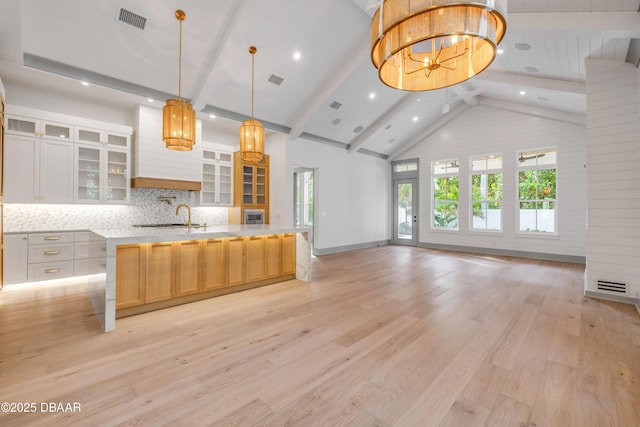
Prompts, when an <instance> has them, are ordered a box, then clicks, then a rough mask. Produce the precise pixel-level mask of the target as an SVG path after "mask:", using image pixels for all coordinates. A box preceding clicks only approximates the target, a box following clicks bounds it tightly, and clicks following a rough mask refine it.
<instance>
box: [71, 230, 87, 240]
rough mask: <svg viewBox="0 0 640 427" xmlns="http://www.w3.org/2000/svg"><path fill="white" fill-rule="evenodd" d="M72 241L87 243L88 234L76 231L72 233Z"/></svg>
mask: <svg viewBox="0 0 640 427" xmlns="http://www.w3.org/2000/svg"><path fill="white" fill-rule="evenodd" d="M73 236H74V237H73V239H74V241H75V242H88V241H89V232H88V231H76V232H74V233H73Z"/></svg>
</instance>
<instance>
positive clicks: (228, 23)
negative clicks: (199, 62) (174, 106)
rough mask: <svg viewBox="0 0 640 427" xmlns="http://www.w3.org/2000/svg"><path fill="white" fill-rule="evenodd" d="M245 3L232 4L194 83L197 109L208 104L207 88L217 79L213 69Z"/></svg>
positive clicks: (241, 1)
mask: <svg viewBox="0 0 640 427" xmlns="http://www.w3.org/2000/svg"><path fill="white" fill-rule="evenodd" d="M244 4H245V0H237V1H235V2H233V6H231V10H230V11H229V14H228V16H227V17H226V18H225V19H224V23H225V24H224V27H222V28H221V29H220V31H218V34H217V37H216V38H215V39H214V40H213V42H212V44H211V49H209V55H208V57H209V59H208V60H207V62H206V65H205V67H204V68H203V69H202V70H201V71H200V73H199V77H198V81H197V82H196V84H195V85H194V87H195V89H194V93H193V96H192V97H191V103H192V104H193V109H194V110H196V111H197V110H201V109H202V108H204V106H205V105H206V104H207V102H206V100H205V99H204V96H205V95H206V93H207V88H208V87H209V86H210V85H212V84H213V83H214V82H215V81H216V79H215V78H214V77H213V76H212V74H213V70H214V69H215V67H216V64H217V63H218V60H219V58H220V54H221V53H222V48H223V47H224V45H225V44H227V41H228V40H229V36H230V35H231V28H232V27H233V26H234V25H235V24H236V23H237V22H238V16H239V12H240V10H241V9H242V7H243V5H244Z"/></svg>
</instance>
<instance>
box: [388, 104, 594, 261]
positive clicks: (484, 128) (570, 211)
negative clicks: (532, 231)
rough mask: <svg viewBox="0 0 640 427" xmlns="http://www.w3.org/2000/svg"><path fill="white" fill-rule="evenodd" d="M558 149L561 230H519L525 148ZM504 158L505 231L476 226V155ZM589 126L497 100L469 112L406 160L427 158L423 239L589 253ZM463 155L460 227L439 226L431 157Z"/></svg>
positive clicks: (423, 182) (423, 161)
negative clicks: (473, 203)
mask: <svg viewBox="0 0 640 427" xmlns="http://www.w3.org/2000/svg"><path fill="white" fill-rule="evenodd" d="M545 147H556V148H557V150H558V166H557V168H558V188H557V194H558V199H559V200H558V203H557V207H558V227H557V230H558V235H557V236H539V237H538V236H536V237H531V236H527V235H524V234H523V233H518V232H517V230H518V228H517V222H516V218H517V213H518V210H517V167H518V160H517V157H518V153H519V152H520V151H525V150H529V149H537V148H545ZM485 154H501V155H502V156H503V198H504V199H503V204H504V206H503V212H502V218H503V231H502V232H501V233H482V232H473V231H470V228H471V227H470V221H471V219H470V214H469V206H470V203H469V199H470V178H469V176H470V175H469V167H470V165H469V163H470V158H471V157H475V156H478V155H485ZM585 155H586V152H585V128H584V126H583V125H579V124H574V123H567V122H564V121H557V120H551V119H546V118H541V117H535V116H531V115H526V114H521V113H517V112H512V111H507V110H503V109H497V108H493V107H489V106H482V105H480V106H476V107H472V108H470V109H468V110H466V111H464V112H463V113H462V114H461V115H460V116H459V117H456V118H455V119H453V120H452V121H450V122H449V123H448V124H446V125H445V126H443V127H442V128H441V129H439V130H438V131H436V132H435V133H433V134H432V135H430V136H429V137H428V138H427V139H426V140H424V141H422V142H421V143H419V144H418V145H416V146H414V147H413V148H411V149H410V150H408V151H407V152H405V153H403V154H402V156H401V158H399V159H398V160H401V159H410V158H419V159H420V183H419V187H420V195H419V197H420V203H419V206H420V239H419V241H420V243H422V244H425V245H429V244H435V245H453V246H463V247H472V248H473V247H476V248H492V249H496V250H506V251H522V252H534V253H544V254H557V255H569V256H577V257H582V256H584V255H585V234H586V231H585V228H586V198H585V194H586V172H585V167H584V165H585V163H586V158H585ZM449 159H457V160H458V161H459V164H460V172H459V176H460V191H459V196H460V201H459V217H460V224H459V230H458V231H443V230H432V228H431V221H432V218H431V205H432V203H431V198H432V195H431V162H432V161H435V160H449Z"/></svg>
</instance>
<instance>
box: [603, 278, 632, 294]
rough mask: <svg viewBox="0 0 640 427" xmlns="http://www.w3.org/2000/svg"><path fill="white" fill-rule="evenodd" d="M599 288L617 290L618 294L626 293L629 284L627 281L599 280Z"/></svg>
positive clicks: (610, 290)
mask: <svg viewBox="0 0 640 427" xmlns="http://www.w3.org/2000/svg"><path fill="white" fill-rule="evenodd" d="M598 290H599V291H607V292H615V293H617V294H626V293H627V284H626V283H618V282H611V281H608V280H598Z"/></svg>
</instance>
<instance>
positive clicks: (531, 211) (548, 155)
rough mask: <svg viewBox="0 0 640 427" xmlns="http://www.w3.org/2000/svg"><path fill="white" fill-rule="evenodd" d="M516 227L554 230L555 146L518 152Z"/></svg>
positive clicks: (544, 231)
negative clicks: (517, 225)
mask: <svg viewBox="0 0 640 427" xmlns="http://www.w3.org/2000/svg"><path fill="white" fill-rule="evenodd" d="M518 161H519V163H520V171H519V173H518V202H519V210H520V215H519V230H520V231H523V232H533V233H555V232H556V203H557V199H556V190H557V182H556V178H557V170H556V167H555V165H556V150H555V149H549V150H537V151H529V152H522V153H520V155H519V157H518Z"/></svg>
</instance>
